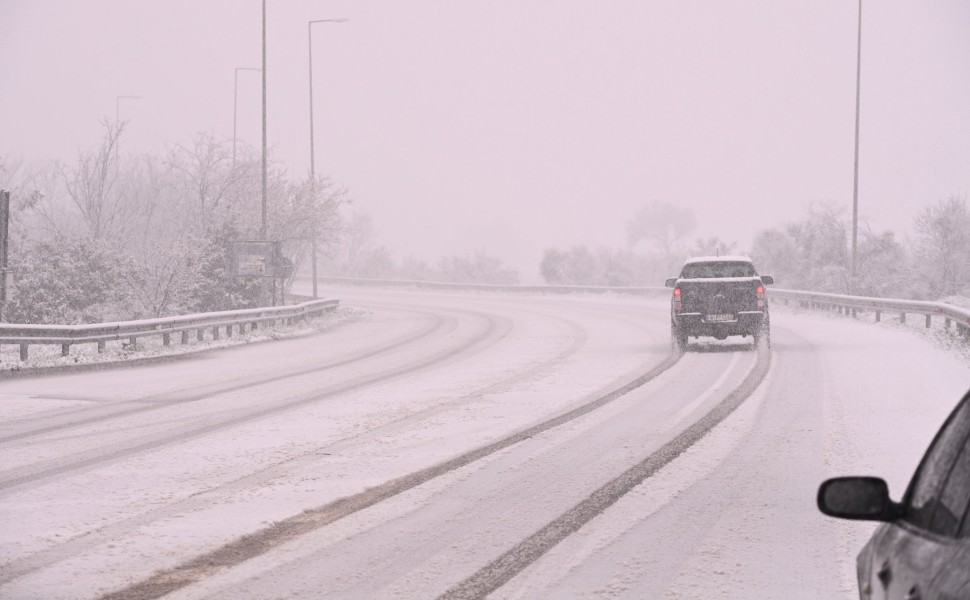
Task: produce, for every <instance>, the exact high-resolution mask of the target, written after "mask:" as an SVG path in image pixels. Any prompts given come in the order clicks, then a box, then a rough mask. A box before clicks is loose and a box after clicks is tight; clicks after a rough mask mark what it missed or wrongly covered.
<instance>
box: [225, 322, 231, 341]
mask: <svg viewBox="0 0 970 600" xmlns="http://www.w3.org/2000/svg"><path fill="white" fill-rule="evenodd" d="M226 337H227V338H231V337H232V324H229V325H226Z"/></svg>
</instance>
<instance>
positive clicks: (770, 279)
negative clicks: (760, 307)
mask: <svg viewBox="0 0 970 600" xmlns="http://www.w3.org/2000/svg"><path fill="white" fill-rule="evenodd" d="M774 282H775V278H774V277H772V276H771V275H762V276H761V283H763V284H765V285H771V284H773V283H774Z"/></svg>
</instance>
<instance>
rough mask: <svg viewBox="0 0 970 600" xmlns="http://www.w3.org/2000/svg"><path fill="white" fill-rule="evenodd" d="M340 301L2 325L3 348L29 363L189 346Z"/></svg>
mask: <svg viewBox="0 0 970 600" xmlns="http://www.w3.org/2000/svg"><path fill="white" fill-rule="evenodd" d="M339 304H340V300H335V299H324V300H311V301H308V302H302V303H300V304H294V305H291V306H276V307H271V308H249V309H244V310H227V311H221V312H212V313H199V314H194V315H182V316H177V317H162V318H159V319H143V320H139V321H118V322H115V323H93V324H89V325H18V324H10V323H3V324H0V345H3V344H15V345H19V346H20V360H22V361H26V360H27V357H28V352H29V348H30V346H34V345H59V346H61V355H62V356H67V355H68V354H70V351H71V346H72V345H74V344H93V343H96V344H97V345H98V352H103V351H104V349H105V344H106V343H107V342H109V341H113V340H126V339H127V340H128V342H127V343H128V344H130V345H131V346H132V347H134V346H136V345H137V340H138V338H140V337H146V336H153V335H160V336H162V344H163V345H165V346H168V345H169V344H170V343H171V336H172V334H181V341H182V343H183V344H187V343H189V337H190V335H189V334H190V333H191V332H192V331H195V332H196V339H197V340H198V341H202V340H204V339H205V331H206V330H207V329H208V330H211V332H212V334H211V336H212V339H213V340H218V339H219V337H220V331H225V334H226V337H232V335H233V330H234V329H238V331H239V333H240V334H241V333H244V332H245V330H246V325H249V326H250V331H253V330H256V329H258V328H259V326H260V324H262V323H268V322H272V323H275V322H276V321H284V322H286V324H291V323H293V322H295V321H300V320H305V319H307V318H308V317H310V316H311V315H316V314H319V313H321V312H325V311H331V310H334V309H335V308H337V306H338V305H339Z"/></svg>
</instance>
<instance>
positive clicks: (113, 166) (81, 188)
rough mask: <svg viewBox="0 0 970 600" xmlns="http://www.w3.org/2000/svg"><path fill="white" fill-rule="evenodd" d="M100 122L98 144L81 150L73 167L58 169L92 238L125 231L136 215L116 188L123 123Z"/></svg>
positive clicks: (103, 238) (101, 237)
mask: <svg viewBox="0 0 970 600" xmlns="http://www.w3.org/2000/svg"><path fill="white" fill-rule="evenodd" d="M102 125H103V126H104V137H103V138H102V140H101V145H100V146H98V147H97V148H96V149H94V150H84V151H81V152H80V153H79V154H78V161H77V165H76V166H75V167H74V168H72V169H67V168H64V167H62V168H61V174H62V177H63V180H64V188H65V190H66V191H67V194H68V196H69V197H70V198H71V200H72V202H73V203H74V206H75V207H76V208H77V210H78V211H79V212H80V213H81V217H82V219H83V220H84V223H85V225H86V226H87V229H88V234H89V235H90V236H91V237H92V238H93V239H95V240H105V239H108V238H109V236H111V235H112V234H115V233H118V232H119V231H123V230H125V229H126V228H127V226H128V225H130V222H131V221H132V220H134V219H135V218H136V215H135V214H134V212H133V211H132V210H131V209H132V207H131V205H129V204H128V203H126V202H125V198H123V197H122V196H121V195H120V194H118V193H116V189H115V188H116V185H117V182H118V179H119V169H118V159H119V157H118V141H119V139H120V138H121V134H122V133H123V132H124V128H125V123H124V122H121V123H116V124H112V123H109V122H107V121H102Z"/></svg>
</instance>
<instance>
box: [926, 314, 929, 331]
mask: <svg viewBox="0 0 970 600" xmlns="http://www.w3.org/2000/svg"><path fill="white" fill-rule="evenodd" d="M926 328H927V329H929V328H930V316H929V315H926Z"/></svg>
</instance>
